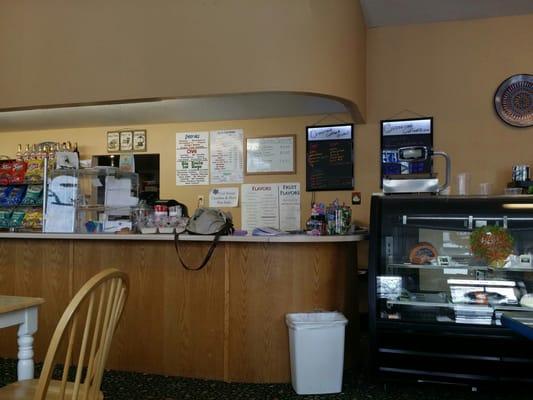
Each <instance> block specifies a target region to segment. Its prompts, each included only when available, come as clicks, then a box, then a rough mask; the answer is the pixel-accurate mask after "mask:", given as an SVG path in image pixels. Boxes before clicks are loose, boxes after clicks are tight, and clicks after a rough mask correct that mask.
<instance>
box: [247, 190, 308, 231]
mask: <svg viewBox="0 0 533 400" xmlns="http://www.w3.org/2000/svg"><path fill="white" fill-rule="evenodd" d="M241 193H242V194H241V219H242V229H244V230H247V231H253V230H254V229H255V228H266V227H269V228H276V229H281V230H282V231H292V230H299V229H300V184H299V183H264V184H251V185H242V189H241Z"/></svg>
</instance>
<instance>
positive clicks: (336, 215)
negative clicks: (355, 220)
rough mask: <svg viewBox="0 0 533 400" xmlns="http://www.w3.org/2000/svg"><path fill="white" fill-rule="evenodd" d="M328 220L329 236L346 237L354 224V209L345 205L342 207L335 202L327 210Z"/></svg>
mask: <svg viewBox="0 0 533 400" xmlns="http://www.w3.org/2000/svg"><path fill="white" fill-rule="evenodd" d="M326 220H327V223H328V226H327V230H328V235H345V234H346V233H348V230H349V229H350V223H351V222H352V209H351V208H350V207H349V206H346V205H345V204H343V205H342V206H341V205H340V204H339V201H338V200H335V201H334V202H333V203H331V204H330V205H329V206H328V207H327V208H326Z"/></svg>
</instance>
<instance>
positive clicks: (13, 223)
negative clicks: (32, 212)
mask: <svg viewBox="0 0 533 400" xmlns="http://www.w3.org/2000/svg"><path fill="white" fill-rule="evenodd" d="M25 214H26V213H25V212H24V211H13V214H11V219H10V220H9V227H10V228H19V227H21V226H22V221H24V215H25Z"/></svg>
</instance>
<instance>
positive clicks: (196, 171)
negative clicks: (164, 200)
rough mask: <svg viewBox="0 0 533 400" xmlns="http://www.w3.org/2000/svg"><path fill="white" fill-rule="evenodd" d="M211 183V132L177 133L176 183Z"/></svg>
mask: <svg viewBox="0 0 533 400" xmlns="http://www.w3.org/2000/svg"><path fill="white" fill-rule="evenodd" d="M208 184H209V133H208V132H178V133H176V185H177V186H185V185H187V186H188V185H208Z"/></svg>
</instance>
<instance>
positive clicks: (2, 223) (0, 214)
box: [0, 210, 11, 229]
mask: <svg viewBox="0 0 533 400" xmlns="http://www.w3.org/2000/svg"><path fill="white" fill-rule="evenodd" d="M9 221H11V210H0V229H2V228H3V229H6V228H9Z"/></svg>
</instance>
